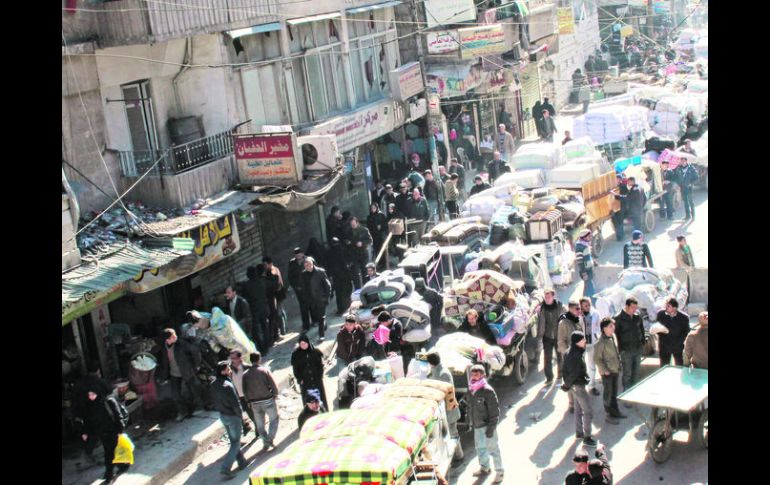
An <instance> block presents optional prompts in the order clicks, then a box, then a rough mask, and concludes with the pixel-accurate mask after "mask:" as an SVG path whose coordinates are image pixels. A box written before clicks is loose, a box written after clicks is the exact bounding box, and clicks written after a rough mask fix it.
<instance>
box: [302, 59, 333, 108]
mask: <svg viewBox="0 0 770 485" xmlns="http://www.w3.org/2000/svg"><path fill="white" fill-rule="evenodd" d="M304 60H305V80H306V81H307V86H308V95H309V96H308V98H309V99H308V101H309V102H310V104H311V106H312V108H313V119H318V118H321V117H323V116H325V115H326V114H327V113H328V112H329V105H328V103H327V101H326V86H325V83H324V77H323V71H322V70H321V56H318V55H309V56H306V57H305V58H304Z"/></svg>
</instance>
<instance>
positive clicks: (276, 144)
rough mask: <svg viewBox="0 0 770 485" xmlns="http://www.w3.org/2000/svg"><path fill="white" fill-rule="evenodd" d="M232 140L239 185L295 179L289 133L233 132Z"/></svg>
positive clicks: (282, 181) (293, 156) (275, 183)
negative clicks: (236, 133)
mask: <svg viewBox="0 0 770 485" xmlns="http://www.w3.org/2000/svg"><path fill="white" fill-rule="evenodd" d="M233 143H234V147H233V148H234V151H235V160H236V162H237V164H238V175H239V177H240V182H241V183H242V184H248V185H293V184H296V183H297V182H298V171H297V160H296V157H295V155H294V154H295V150H294V146H295V143H294V136H293V135H292V134H291V133H275V134H273V133H262V134H246V135H234V138H233Z"/></svg>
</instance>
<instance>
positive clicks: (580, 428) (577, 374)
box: [561, 331, 596, 446]
mask: <svg viewBox="0 0 770 485" xmlns="http://www.w3.org/2000/svg"><path fill="white" fill-rule="evenodd" d="M570 342H571V343H570V348H569V352H567V355H566V356H565V358H564V384H562V386H561V389H562V390H563V391H567V392H569V393H570V394H572V400H573V402H574V403H575V438H577V439H582V440H583V444H584V445H586V446H596V440H594V439H593V438H592V437H591V421H592V420H593V416H594V413H593V409H592V407H591V400H590V398H589V397H588V392H586V384H588V374H587V373H586V363H585V362H584V361H583V353H584V352H585V348H586V337H585V335H584V334H583V332H580V331H575V332H572V335H571V336H570Z"/></svg>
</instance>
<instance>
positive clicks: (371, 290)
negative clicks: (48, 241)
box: [62, 0, 709, 485]
mask: <svg viewBox="0 0 770 485" xmlns="http://www.w3.org/2000/svg"><path fill="white" fill-rule="evenodd" d="M92 3H93V2H91V3H89V4H87V5H86V4H83V3H82V2H80V3H79V2H66V6H64V7H63V9H62V106H63V116H62V123H63V133H62V139H63V141H62V485H96V484H100V485H101V484H103V485H111V484H117V485H159V484H171V485H182V484H201V485H202V484H210V483H220V482H229V483H236V484H245V485H274V484H282V485H311V484H325V485H376V484H382V485H385V484H387V485H420V484H432V485H450V484H451V485H455V484H459V485H482V484H484V485H486V484H492V485H498V484H538V485H552V484H553V485H560V484H564V485H594V484H597V485H598V484H602V485H612V484H623V485H648V484H652V483H662V484H671V485H680V484H682V485H704V484H705V485H707V484H708V268H709V265H708V221H709V217H708V216H709V214H708V1H707V0H665V1H654V2H653V1H649V2H599V4H597V2H590V1H588V0H568V1H559V2H556V1H553V0H521V1H519V0H481V1H478V0H451V1H449V0H394V1H385V0H379V1H376V0H345V1H342V0H317V1H313V2H306V1H300V2H278V3H276V2H269V1H268V0H245V1H242V2H236V3H238V6H237V7H233V6H231V5H230V4H229V3H228V4H227V5H225V3H227V2H225V3H221V2H219V3H218V2H209V1H208V0H196V2H193V3H188V2H183V3H180V4H177V3H173V2H157V1H154V0H142V1H134V0H119V1H117V2H102V3H93V5H92ZM220 3H221V4H220Z"/></svg>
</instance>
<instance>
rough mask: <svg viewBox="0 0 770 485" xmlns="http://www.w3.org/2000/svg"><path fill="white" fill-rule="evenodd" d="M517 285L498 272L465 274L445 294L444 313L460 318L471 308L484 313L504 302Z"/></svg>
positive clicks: (480, 271) (488, 271) (484, 271)
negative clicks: (492, 306) (488, 308)
mask: <svg viewBox="0 0 770 485" xmlns="http://www.w3.org/2000/svg"><path fill="white" fill-rule="evenodd" d="M514 286H516V283H515V282H514V281H513V280H512V279H511V278H509V277H507V276H505V275H504V274H502V273H498V272H497V271H490V270H479V271H473V272H469V273H465V276H464V277H463V279H462V281H460V282H459V283H456V284H455V285H453V286H452V288H450V289H449V290H447V291H446V292H445V296H444V313H445V315H446V316H448V317H460V316H462V315H465V312H466V311H468V310H470V309H471V308H473V309H475V310H477V311H480V312H483V311H485V310H486V309H487V307H488V306H491V305H497V304H499V303H500V302H502V300H503V298H505V296H506V295H507V294H508V292H509V291H510V289H511V288H513V287H514Z"/></svg>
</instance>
